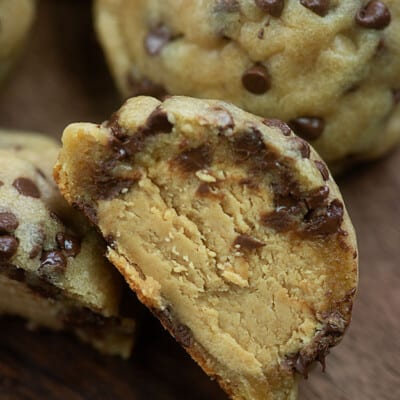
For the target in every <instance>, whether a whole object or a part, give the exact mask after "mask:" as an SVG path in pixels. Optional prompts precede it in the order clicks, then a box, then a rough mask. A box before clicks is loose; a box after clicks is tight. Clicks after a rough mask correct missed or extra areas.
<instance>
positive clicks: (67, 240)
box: [56, 232, 81, 257]
mask: <svg viewBox="0 0 400 400" xmlns="http://www.w3.org/2000/svg"><path fill="white" fill-rule="evenodd" d="M56 242H57V244H58V246H59V247H60V249H61V250H63V251H64V253H65V254H66V255H67V256H68V257H76V256H77V255H78V254H79V252H80V251H81V242H80V240H79V239H78V238H77V237H75V236H73V235H70V234H69V233H66V232H58V233H57V234H56Z"/></svg>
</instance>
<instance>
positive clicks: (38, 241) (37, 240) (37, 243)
mask: <svg viewBox="0 0 400 400" xmlns="http://www.w3.org/2000/svg"><path fill="white" fill-rule="evenodd" d="M52 214H53V213H51V214H50V215H52ZM58 221H59V220H58ZM45 238H46V234H45V232H44V230H43V228H42V227H39V228H37V230H36V232H35V233H34V234H33V235H31V240H32V242H33V244H32V248H31V250H30V252H29V258H30V259H33V258H35V257H37V256H38V255H39V254H40V253H41V252H42V250H43V243H44V240H45Z"/></svg>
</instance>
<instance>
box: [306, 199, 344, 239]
mask: <svg viewBox="0 0 400 400" xmlns="http://www.w3.org/2000/svg"><path fill="white" fill-rule="evenodd" d="M343 214H344V208H343V204H342V203H341V202H340V201H339V200H338V199H335V200H333V201H332V202H331V203H330V204H329V206H327V207H324V208H320V209H316V210H312V211H311V212H310V213H309V214H308V215H306V217H305V221H304V222H305V224H306V225H305V228H304V233H305V234H308V235H315V236H324V235H331V234H334V233H337V232H338V231H339V229H340V227H341V225H342V222H343Z"/></svg>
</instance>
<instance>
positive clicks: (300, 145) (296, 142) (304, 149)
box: [290, 137, 311, 158]
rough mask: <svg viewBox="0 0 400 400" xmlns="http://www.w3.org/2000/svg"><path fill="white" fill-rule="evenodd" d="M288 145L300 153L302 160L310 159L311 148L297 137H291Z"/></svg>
mask: <svg viewBox="0 0 400 400" xmlns="http://www.w3.org/2000/svg"><path fill="white" fill-rule="evenodd" d="M290 144H291V145H292V146H293V148H294V149H296V150H297V151H299V152H300V154H301V156H302V157H303V158H310V154H311V148H310V145H309V144H308V143H307V142H306V141H305V140H303V139H301V138H299V137H293V138H291V139H290Z"/></svg>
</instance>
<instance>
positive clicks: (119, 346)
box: [0, 131, 135, 357]
mask: <svg viewBox="0 0 400 400" xmlns="http://www.w3.org/2000/svg"><path fill="white" fill-rule="evenodd" d="M58 150H59V145H58V144H57V143H56V142H54V141H52V140H51V139H50V138H46V137H44V136H40V135H34V134H21V133H18V132H13V133H8V132H5V131H0V314H3V315H4V314H7V315H17V316H20V317H23V318H25V319H27V320H28V322H29V325H30V326H31V327H36V326H39V327H40V326H43V327H47V328H51V329H54V330H67V331H71V332H73V333H75V334H76V335H77V336H78V337H79V338H81V339H82V340H83V341H85V342H88V343H90V344H92V345H93V346H94V347H95V348H97V349H99V350H101V351H102V352H104V353H107V354H118V355H121V356H123V357H128V356H129V355H130V352H131V348H132V343H133V334H134V327H135V323H134V321H133V320H132V319H129V318H124V317H121V315H120V312H119V308H120V302H121V296H122V288H123V282H122V280H121V278H120V276H118V273H116V271H115V269H114V268H113V267H112V266H111V265H110V264H109V263H108V262H107V259H106V258H105V257H104V243H103V241H102V239H101V238H100V237H99V235H98V234H97V233H96V232H95V231H94V230H93V228H90V226H89V224H88V223H87V221H86V220H85V219H84V218H83V217H82V216H81V215H80V214H79V213H77V212H76V211H74V210H72V209H71V207H69V206H68V204H67V203H66V202H65V200H64V199H63V198H62V197H61V195H60V193H59V190H58V188H57V186H56V185H55V183H54V181H53V178H52V167H53V165H54V163H55V160H56V157H57V155H58Z"/></svg>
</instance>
